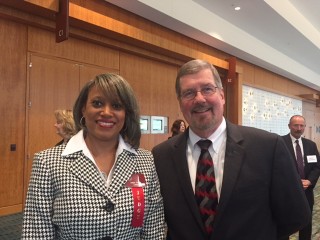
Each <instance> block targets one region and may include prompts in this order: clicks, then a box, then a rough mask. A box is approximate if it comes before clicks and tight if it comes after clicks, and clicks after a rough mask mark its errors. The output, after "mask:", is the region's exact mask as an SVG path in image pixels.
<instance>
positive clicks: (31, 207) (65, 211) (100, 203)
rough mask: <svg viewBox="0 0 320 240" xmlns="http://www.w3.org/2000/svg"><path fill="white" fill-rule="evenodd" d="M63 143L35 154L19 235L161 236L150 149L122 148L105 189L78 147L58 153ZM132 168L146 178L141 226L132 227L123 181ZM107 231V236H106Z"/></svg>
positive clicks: (130, 200)
mask: <svg viewBox="0 0 320 240" xmlns="http://www.w3.org/2000/svg"><path fill="white" fill-rule="evenodd" d="M64 147H65V146H63V145H61V146H57V147H54V148H50V149H47V150H45V151H42V152H40V153H37V154H36V155H35V157H34V162H33V167H32V174H31V179H30V183H29V189H28V194H27V201H26V206H25V211H24V220H23V231H22V239H32V240H35V239H36V240H39V239H90V240H93V239H114V240H115V239H121V240H124V239H154V240H158V239H164V233H165V230H164V228H165V224H164V213H163V201H162V197H161V195H160V186H159V181H158V177H157V174H156V171H155V167H154V162H153V157H152V154H151V153H150V152H149V151H146V150H142V149H138V150H137V153H138V155H134V154H132V153H130V152H128V151H124V152H123V153H121V154H120V155H119V157H118V160H117V163H116V166H115V171H114V175H113V177H112V181H111V184H110V186H109V188H108V189H107V188H106V186H105V183H104V181H103V179H102V178H101V176H100V175H99V172H98V170H97V169H96V167H95V166H94V164H93V163H92V161H91V160H90V159H88V158H87V157H86V156H84V155H83V153H82V152H77V153H73V154H70V155H68V156H64V157H62V156H61V153H62V151H63V149H64ZM134 173H142V174H144V176H145V179H146V186H145V187H144V193H145V203H146V204H145V216H144V223H143V226H142V227H138V228H133V227H131V220H132V213H133V198H132V193H131V189H130V188H128V187H125V183H126V182H127V181H128V179H129V178H130V177H131V175H132V174H134ZM107 237H109V238H107Z"/></svg>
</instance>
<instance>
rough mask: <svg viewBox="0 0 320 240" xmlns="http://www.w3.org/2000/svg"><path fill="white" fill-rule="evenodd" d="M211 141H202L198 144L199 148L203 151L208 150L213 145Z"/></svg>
mask: <svg viewBox="0 0 320 240" xmlns="http://www.w3.org/2000/svg"><path fill="white" fill-rule="evenodd" d="M211 143H212V142H211V141H210V140H208V139H207V140H200V141H198V142H197V144H198V146H199V147H200V148H201V150H208V149H209V147H210V145H211Z"/></svg>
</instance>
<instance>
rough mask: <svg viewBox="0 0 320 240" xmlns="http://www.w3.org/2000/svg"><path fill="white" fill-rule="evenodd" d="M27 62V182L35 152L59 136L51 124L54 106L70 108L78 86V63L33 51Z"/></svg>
mask: <svg viewBox="0 0 320 240" xmlns="http://www.w3.org/2000/svg"><path fill="white" fill-rule="evenodd" d="M29 66H30V67H29V95H28V109H27V117H28V126H27V135H26V138H27V156H28V159H27V163H26V178H25V181H26V183H27V182H28V181H29V175H30V172H31V167H32V160H33V155H34V153H36V152H39V151H41V150H44V149H47V148H50V147H53V146H54V145H55V144H56V143H57V142H59V141H60V140H61V138H60V137H59V136H58V135H57V134H56V129H55V128H54V124H55V122H56V120H55V117H54V110H56V109H72V107H73V103H74V101H75V99H76V97H77V95H78V93H79V87H80V86H79V66H78V65H77V64H75V63H73V62H68V61H61V60H57V59H50V58H46V57H42V56H37V55H34V54H32V55H31V56H30V63H29ZM25 187H26V188H27V184H26V186H25ZM26 188H25V190H26Z"/></svg>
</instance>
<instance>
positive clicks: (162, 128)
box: [151, 116, 168, 134]
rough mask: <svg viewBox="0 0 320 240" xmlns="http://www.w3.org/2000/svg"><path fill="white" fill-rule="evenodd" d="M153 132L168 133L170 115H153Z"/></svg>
mask: <svg viewBox="0 0 320 240" xmlns="http://www.w3.org/2000/svg"><path fill="white" fill-rule="evenodd" d="M151 133H152V134H161V133H168V117H164V116H151Z"/></svg>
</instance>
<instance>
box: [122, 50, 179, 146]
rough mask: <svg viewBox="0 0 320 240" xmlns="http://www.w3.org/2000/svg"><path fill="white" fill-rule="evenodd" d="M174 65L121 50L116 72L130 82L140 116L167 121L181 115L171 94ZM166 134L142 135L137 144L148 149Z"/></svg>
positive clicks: (170, 121)
mask: <svg viewBox="0 0 320 240" xmlns="http://www.w3.org/2000/svg"><path fill="white" fill-rule="evenodd" d="M176 73H177V67H176V66H171V65H168V64H164V63H162V62H157V61H153V60H148V59H144V58H141V57H138V56H134V55H130V54H125V53H122V54H121V55H120V74H121V75H122V76H123V77H124V78H125V79H126V80H127V81H128V82H129V83H130V85H131V86H132V88H133V89H134V91H135V94H136V97H137V99H138V102H139V105H140V112H141V115H148V116H149V115H157V116H168V117H169V123H168V127H169V129H170V126H171V124H172V123H173V121H174V120H176V119H177V118H182V114H181V112H180V108H179V105H178V101H177V99H176V94H175V77H176ZM169 136H170V133H168V134H143V136H142V139H141V144H140V146H141V147H143V148H145V149H149V150H151V149H152V147H153V146H155V145H156V144H158V143H160V142H162V141H164V140H166V139H167V138H168V137H169Z"/></svg>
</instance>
